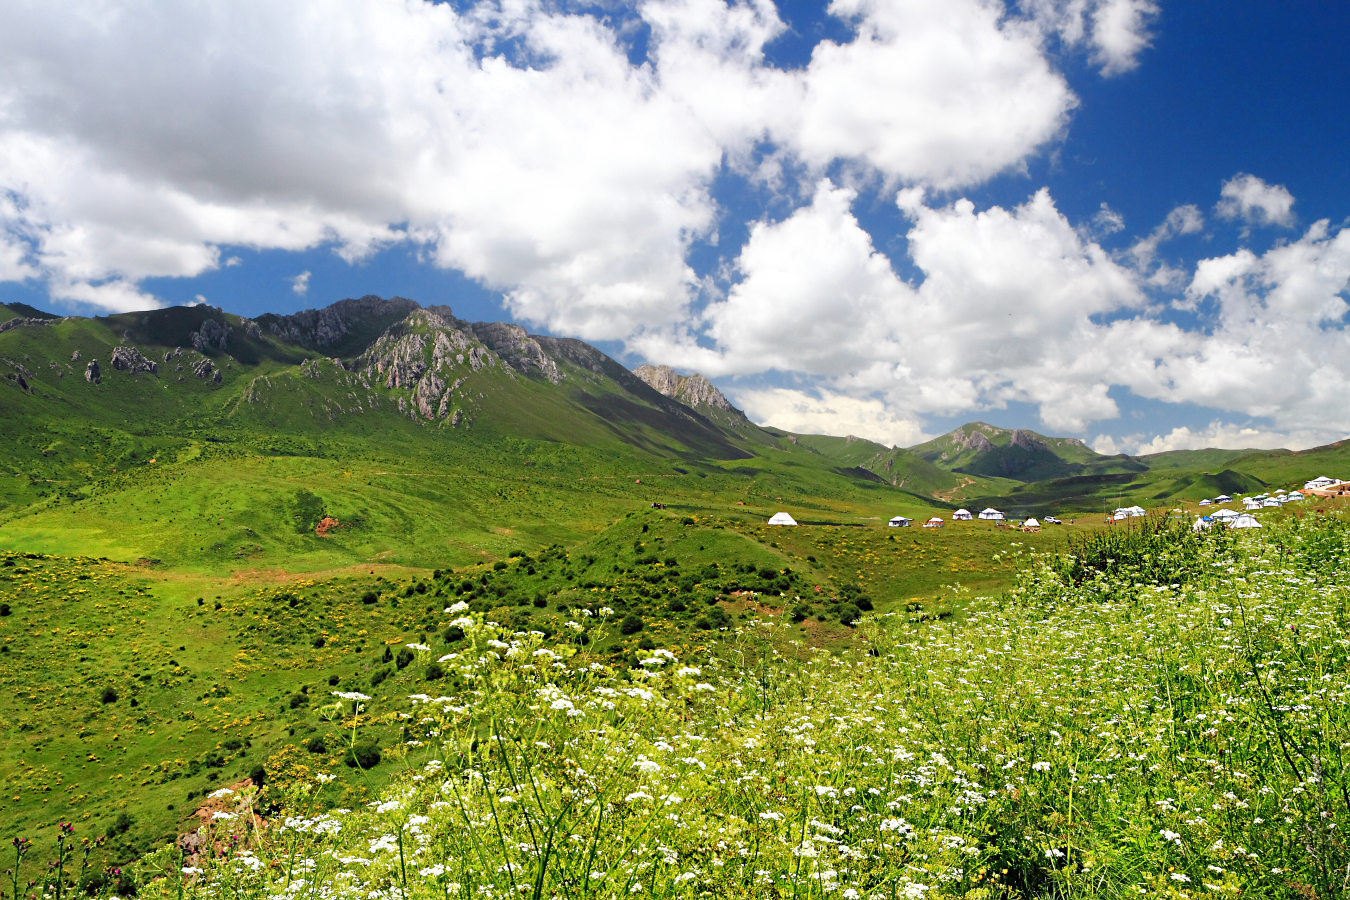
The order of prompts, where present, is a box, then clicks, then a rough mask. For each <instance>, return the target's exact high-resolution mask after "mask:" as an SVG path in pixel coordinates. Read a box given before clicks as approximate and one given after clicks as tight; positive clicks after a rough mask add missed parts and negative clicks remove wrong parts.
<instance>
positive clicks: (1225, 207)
mask: <svg viewBox="0 0 1350 900" xmlns="http://www.w3.org/2000/svg"><path fill="white" fill-rule="evenodd" d="M1219 196H1220V200H1219V204H1218V206H1217V207H1215V211H1216V212H1217V213H1218V214H1219V215H1220V216H1221V217H1223V218H1225V219H1241V220H1242V221H1244V222H1247V223H1250V224H1253V225H1283V226H1285V227H1289V226H1291V225H1293V224H1294V195H1293V194H1291V193H1289V190H1288V188H1286V187H1284V185H1280V184H1266V183H1265V182H1264V181H1263V180H1261V179H1260V178H1258V177H1256V176H1255V175H1247V174H1245V173H1244V174H1238V175H1234V176H1233V177H1232V178H1230V179H1229V180H1228V181H1226V182H1224V185H1223V189H1222V190H1221V191H1220V194H1219Z"/></svg>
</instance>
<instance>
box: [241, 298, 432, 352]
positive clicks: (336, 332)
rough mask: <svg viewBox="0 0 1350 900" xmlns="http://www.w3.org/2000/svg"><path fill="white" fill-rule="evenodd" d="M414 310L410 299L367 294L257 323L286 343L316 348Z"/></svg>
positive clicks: (326, 345) (269, 316) (416, 307)
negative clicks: (371, 324) (364, 327)
mask: <svg viewBox="0 0 1350 900" xmlns="http://www.w3.org/2000/svg"><path fill="white" fill-rule="evenodd" d="M415 309H420V307H419V306H418V304H417V303H416V302H415V301H413V300H407V299H405V298H403V297H394V298H392V299H390V300H385V299H384V298H383V297H376V296H374V295H373V294H367V295H366V296H364V297H359V298H356V299H352V300H339V301H338V302H337V303H334V304H333V305H331V306H325V307H324V308H323V309H306V310H302V311H301V312H298V313H293V314H291V315H288V316H278V315H274V314H268V315H266V316H260V317H259V322H260V323H261V324H265V325H266V327H267V329H268V330H269V331H271V332H272V334H274V335H276V336H277V337H279V338H280V339H281V340H283V341H286V342H287V343H290V344H298V345H299V346H301V347H304V348H306V349H309V350H318V349H321V348H326V347H332V346H334V345H335V344H339V343H341V342H342V340H343V339H344V338H346V337H348V336H349V335H351V334H352V333H353V332H355V331H356V330H357V329H359V328H361V327H362V326H363V325H365V324H367V323H370V322H372V321H377V320H387V319H389V318H394V319H398V318H402V317H404V316H407V315H408V314H409V313H411V312H412V311H413V310H415Z"/></svg>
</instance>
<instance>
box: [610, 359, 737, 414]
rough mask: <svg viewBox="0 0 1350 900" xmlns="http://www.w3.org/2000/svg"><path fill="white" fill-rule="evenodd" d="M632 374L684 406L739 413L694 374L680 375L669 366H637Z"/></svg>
mask: <svg viewBox="0 0 1350 900" xmlns="http://www.w3.org/2000/svg"><path fill="white" fill-rule="evenodd" d="M633 374H634V375H636V376H637V377H639V378H641V379H642V380H643V381H645V382H647V384H649V385H651V387H652V389H653V390H655V391H657V392H658V393H661V394H664V395H666V396H667V397H670V398H671V399H673V400H678V401H680V402H681V403H683V404H684V405H685V406H692V407H693V408H695V409H698V408H700V407H704V408H711V409H720V410H725V411H726V412H732V413H740V410H738V409H737V408H736V407H734V406H732V405H731V401H729V400H728V399H727V398H726V397H725V396H724V395H723V394H722V392H721V391H719V390H718V389H717V388H716V387H715V386H714V385H713V383H712V382H711V381H709V380H708V379H707V378H704V377H703V376H702V375H700V374H698V373H697V372H695V373H694V374H693V375H680V374H678V373H677V372H676V371H675V370H674V369H672V368H671V367H670V366H638V367H637V368H636V369H634V370H633Z"/></svg>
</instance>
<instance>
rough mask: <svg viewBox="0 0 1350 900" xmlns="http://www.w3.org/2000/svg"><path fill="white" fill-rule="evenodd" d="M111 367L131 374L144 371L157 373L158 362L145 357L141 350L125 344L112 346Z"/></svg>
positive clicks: (152, 373) (138, 373)
mask: <svg viewBox="0 0 1350 900" xmlns="http://www.w3.org/2000/svg"><path fill="white" fill-rule="evenodd" d="M112 367H113V368H114V369H117V370H119V371H122V372H127V373H129V374H131V375H140V374H142V373H146V372H148V373H149V374H151V375H158V374H159V363H157V362H155V361H154V360H150V359H146V358H145V356H144V355H143V354H142V353H141V351H139V350H137V349H136V348H135V347H128V346H126V345H123V346H120V347H114V348H113V352H112Z"/></svg>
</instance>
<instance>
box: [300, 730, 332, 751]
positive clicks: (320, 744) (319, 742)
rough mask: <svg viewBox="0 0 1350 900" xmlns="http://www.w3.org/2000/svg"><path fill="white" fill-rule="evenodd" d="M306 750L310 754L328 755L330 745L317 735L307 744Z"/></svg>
mask: <svg viewBox="0 0 1350 900" xmlns="http://www.w3.org/2000/svg"><path fill="white" fill-rule="evenodd" d="M305 749H306V750H308V751H309V752H310V753H327V752H328V745H327V744H325V743H324V741H323V738H322V737H321V736H319V735H317V734H316V735H314V737H312V738H310V739H309V741H308V742H307V743H306V744H305Z"/></svg>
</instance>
